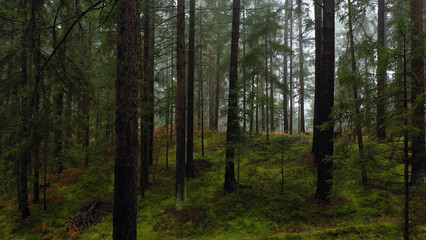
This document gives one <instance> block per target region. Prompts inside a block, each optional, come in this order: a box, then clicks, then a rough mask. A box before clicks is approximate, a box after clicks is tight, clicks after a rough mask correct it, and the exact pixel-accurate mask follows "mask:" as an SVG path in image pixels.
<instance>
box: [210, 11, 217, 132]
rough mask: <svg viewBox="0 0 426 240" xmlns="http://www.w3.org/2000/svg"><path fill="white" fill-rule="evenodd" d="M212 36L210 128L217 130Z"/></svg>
mask: <svg viewBox="0 0 426 240" xmlns="http://www.w3.org/2000/svg"><path fill="white" fill-rule="evenodd" d="M209 21H210V22H211V21H213V17H212V13H210V15H209ZM212 38H213V36H211V39H210V48H209V49H210V67H209V68H210V71H209V73H210V78H209V79H210V80H209V128H210V130H215V126H216V125H215V112H214V110H215V108H214V103H215V95H216V94H215V90H214V89H215V87H214V86H215V84H214V75H213V73H214V69H215V67H214V49H213V44H212Z"/></svg>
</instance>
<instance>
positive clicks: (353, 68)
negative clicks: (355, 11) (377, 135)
mask: <svg viewBox="0 0 426 240" xmlns="http://www.w3.org/2000/svg"><path fill="white" fill-rule="evenodd" d="M348 9H349V10H348V14H349V16H348V17H349V20H348V25H349V48H350V54H351V71H352V73H353V75H354V76H357V75H358V71H357V67H356V59H355V44H354V35H353V27H352V17H353V15H352V3H351V0H348ZM352 81H353V86H352V87H353V98H354V102H355V124H356V127H355V132H356V136H357V141H358V152H359V158H360V161H361V179H362V185H364V186H365V185H366V184H367V170H366V168H365V159H366V158H365V156H364V143H363V141H362V125H361V122H362V119H361V114H360V103H359V97H358V79H352Z"/></svg>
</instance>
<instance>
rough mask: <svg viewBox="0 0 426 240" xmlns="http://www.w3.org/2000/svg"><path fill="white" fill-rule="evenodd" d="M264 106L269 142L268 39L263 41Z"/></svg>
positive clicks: (267, 139)
mask: <svg viewBox="0 0 426 240" xmlns="http://www.w3.org/2000/svg"><path fill="white" fill-rule="evenodd" d="M265 54H266V56H265V93H266V94H265V95H266V97H265V105H266V112H265V115H264V116H265V118H266V141H269V99H268V90H269V89H268V84H269V81H268V80H269V79H268V77H269V76H268V75H269V74H268V70H269V69H268V39H267V38H266V39H265Z"/></svg>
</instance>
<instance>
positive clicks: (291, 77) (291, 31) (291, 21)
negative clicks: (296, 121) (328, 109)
mask: <svg viewBox="0 0 426 240" xmlns="http://www.w3.org/2000/svg"><path fill="white" fill-rule="evenodd" d="M289 22H290V52H291V54H290V74H289V79H290V80H289V82H290V90H289V91H290V93H289V95H290V110H289V111H290V114H289V115H290V116H289V133H290V135H291V134H293V0H290V13H289Z"/></svg>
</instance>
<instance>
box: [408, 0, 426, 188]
mask: <svg viewBox="0 0 426 240" xmlns="http://www.w3.org/2000/svg"><path fill="white" fill-rule="evenodd" d="M422 9H423V2H422V1H421V0H411V1H410V15H411V22H412V24H413V25H414V27H413V29H412V30H411V53H412V56H413V57H412V60H411V72H412V76H411V88H412V89H411V105H412V107H413V116H412V119H411V122H412V124H413V127H414V128H415V131H413V132H412V134H411V141H412V145H411V151H412V165H411V169H412V170H411V184H413V185H421V184H423V183H425V181H426V155H425V128H424V126H425V118H424V115H425V109H424V96H422V94H424V92H425V84H424V46H423V11H422Z"/></svg>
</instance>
